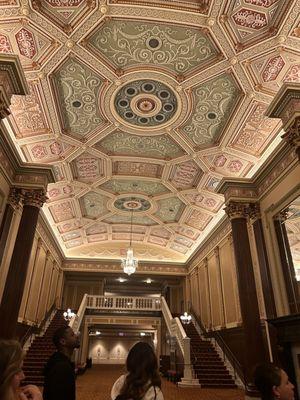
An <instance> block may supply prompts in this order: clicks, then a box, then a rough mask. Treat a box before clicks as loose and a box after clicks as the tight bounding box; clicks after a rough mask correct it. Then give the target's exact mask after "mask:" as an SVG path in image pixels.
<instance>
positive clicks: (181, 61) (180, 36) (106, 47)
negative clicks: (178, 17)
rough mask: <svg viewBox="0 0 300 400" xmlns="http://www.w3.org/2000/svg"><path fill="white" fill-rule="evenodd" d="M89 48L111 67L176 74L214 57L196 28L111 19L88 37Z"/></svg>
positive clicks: (205, 37)
mask: <svg viewBox="0 0 300 400" xmlns="http://www.w3.org/2000/svg"><path fill="white" fill-rule="evenodd" d="M89 45H90V46H91V47H92V48H93V49H94V50H96V52H97V53H98V54H99V55H100V56H102V57H105V58H106V59H107V60H108V61H109V62H110V63H111V64H112V65H113V66H114V67H115V68H122V69H126V68H128V67H131V66H136V65H139V64H151V65H155V64H156V65H159V66H160V67H164V68H166V69H169V70H171V71H172V72H174V73H176V74H185V73H190V72H191V71H192V70H194V69H198V68H199V67H201V66H204V65H206V64H207V63H208V62H210V61H211V60H212V59H214V58H215V57H216V55H217V49H216V46H215V45H214V43H213V41H212V40H211V39H210V37H209V35H208V34H205V33H203V32H201V30H200V29H199V28H195V29H194V28H191V27H183V26H178V25H167V24H162V23H160V24H159V23H149V22H141V21H140V22H139V23H138V22H137V21H124V20H118V19H111V20H109V21H105V23H104V24H103V25H102V27H101V28H100V29H98V30H97V31H96V32H94V33H93V34H92V36H91V37H90V39H89Z"/></svg>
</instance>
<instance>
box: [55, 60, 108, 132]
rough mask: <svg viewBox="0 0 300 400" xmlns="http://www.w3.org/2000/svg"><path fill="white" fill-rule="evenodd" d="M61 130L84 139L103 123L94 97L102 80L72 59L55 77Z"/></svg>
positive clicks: (96, 95) (96, 97) (97, 94)
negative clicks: (61, 123) (61, 124)
mask: <svg viewBox="0 0 300 400" xmlns="http://www.w3.org/2000/svg"><path fill="white" fill-rule="evenodd" d="M54 82H55V85H56V89H57V94H58V99H57V102H58V106H59V107H60V114H61V118H62V122H63V129H64V130H65V131H66V132H67V133H70V134H75V135H77V136H78V135H79V136H85V135H86V134H88V133H89V132H91V131H93V130H94V129H95V128H97V126H98V125H99V124H100V123H102V122H103V119H102V117H101V115H100V112H99V107H98V97H99V91H100V87H101V85H102V83H103V81H102V79H101V78H100V77H99V76H98V75H96V74H95V73H94V72H93V71H91V70H90V69H89V68H88V67H86V66H85V65H83V64H81V63H80V62H79V61H77V60H75V59H73V58H72V59H68V60H67V61H66V62H65V63H64V64H63V65H62V66H61V67H60V68H59V69H58V70H57V71H56V72H55V73H54Z"/></svg>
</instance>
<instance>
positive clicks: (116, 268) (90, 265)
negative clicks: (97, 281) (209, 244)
mask: <svg viewBox="0 0 300 400" xmlns="http://www.w3.org/2000/svg"><path fill="white" fill-rule="evenodd" d="M62 269H63V270H65V271H89V272H93V271H97V272H117V273H120V272H122V268H121V263H120V262H108V261H107V262H106V261H101V262H82V261H65V262H64V263H63V265H62ZM139 273H143V274H144V273H148V274H149V273H150V274H159V275H161V274H166V275H182V276H185V275H187V273H188V271H187V268H186V267H185V266H184V265H182V266H174V265H172V264H168V265H163V264H161V265H157V263H155V264H153V265H150V264H146V265H145V264H142V263H141V264H139V266H138V269H137V271H136V274H139Z"/></svg>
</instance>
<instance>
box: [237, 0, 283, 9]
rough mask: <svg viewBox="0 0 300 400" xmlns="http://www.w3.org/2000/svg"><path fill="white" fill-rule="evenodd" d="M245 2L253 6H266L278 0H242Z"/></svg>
mask: <svg viewBox="0 0 300 400" xmlns="http://www.w3.org/2000/svg"><path fill="white" fill-rule="evenodd" d="M244 1H245V3H247V4H253V5H254V6H259V7H265V8H268V7H270V6H272V5H273V4H275V3H277V2H278V0H244Z"/></svg>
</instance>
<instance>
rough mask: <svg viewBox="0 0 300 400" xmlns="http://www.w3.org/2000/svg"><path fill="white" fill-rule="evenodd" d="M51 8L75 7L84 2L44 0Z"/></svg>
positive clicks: (78, 0) (77, 0)
mask: <svg viewBox="0 0 300 400" xmlns="http://www.w3.org/2000/svg"><path fill="white" fill-rule="evenodd" d="M44 1H45V2H46V3H48V4H49V5H50V6H52V7H63V8H65V7H77V6H79V5H80V4H81V3H82V2H83V1H85V0H44Z"/></svg>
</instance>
